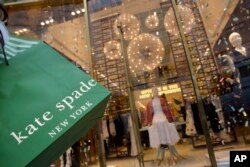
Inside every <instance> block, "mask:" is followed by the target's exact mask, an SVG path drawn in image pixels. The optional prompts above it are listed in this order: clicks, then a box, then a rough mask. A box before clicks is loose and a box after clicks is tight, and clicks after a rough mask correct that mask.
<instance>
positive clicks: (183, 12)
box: [164, 5, 195, 35]
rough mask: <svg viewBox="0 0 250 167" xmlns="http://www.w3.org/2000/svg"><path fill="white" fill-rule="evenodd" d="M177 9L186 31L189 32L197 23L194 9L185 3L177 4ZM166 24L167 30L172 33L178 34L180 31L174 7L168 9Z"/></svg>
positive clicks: (165, 18)
mask: <svg viewBox="0 0 250 167" xmlns="http://www.w3.org/2000/svg"><path fill="white" fill-rule="evenodd" d="M177 11H178V13H179V16H180V20H181V23H182V28H183V31H184V33H185V34H186V33H189V32H190V31H191V29H192V27H193V25H194V24H195V17H194V14H193V12H192V10H191V9H190V8H189V7H186V6H184V5H177ZM164 26H165V28H166V31H168V32H169V33H170V34H173V35H177V34H178V33H179V30H178V27H177V24H176V20H175V15H174V12H173V9H172V8H170V9H169V10H168V11H167V13H166V15H165V17H164Z"/></svg>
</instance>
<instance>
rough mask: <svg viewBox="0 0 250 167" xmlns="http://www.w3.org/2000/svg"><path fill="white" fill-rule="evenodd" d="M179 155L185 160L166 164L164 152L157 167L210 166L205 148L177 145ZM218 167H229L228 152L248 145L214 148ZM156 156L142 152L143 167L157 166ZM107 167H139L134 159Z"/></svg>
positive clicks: (187, 144) (121, 160)
mask: <svg viewBox="0 0 250 167" xmlns="http://www.w3.org/2000/svg"><path fill="white" fill-rule="evenodd" d="M176 148H177V150H178V151H179V153H180V154H181V155H182V156H183V157H185V159H182V160H179V161H178V162H177V164H176V165H172V164H169V163H167V162H168V161H167V159H168V158H169V153H168V152H167V151H166V157H165V161H163V162H162V163H161V164H160V165H159V166H160V167H164V166H175V167H190V166H192V167H206V166H211V165H210V161H209V158H208V154H207V149H206V148H196V149H194V148H193V146H192V144H191V143H190V141H189V142H188V141H187V142H184V143H183V144H178V145H177V147H176ZM214 150H215V156H216V159H217V163H218V167H229V151H230V150H250V145H246V144H244V143H243V142H242V141H241V140H239V142H237V143H233V144H228V145H224V146H216V147H215V148H214ZM155 156H156V150H155V149H148V150H145V151H144V165H145V167H157V166H158V164H157V163H156V162H155V161H154V160H155ZM90 167H99V164H96V165H91V166H90ZM107 167H139V163H138V160H137V159H136V158H127V159H116V160H107Z"/></svg>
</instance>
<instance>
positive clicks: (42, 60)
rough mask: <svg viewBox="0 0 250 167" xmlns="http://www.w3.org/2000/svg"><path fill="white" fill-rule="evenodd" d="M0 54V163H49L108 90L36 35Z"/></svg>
mask: <svg viewBox="0 0 250 167" xmlns="http://www.w3.org/2000/svg"><path fill="white" fill-rule="evenodd" d="M5 51H6V54H7V58H8V62H9V64H10V65H9V66H7V65H6V64H5V63H4V59H3V55H0V144H1V149H0V166H8V167H12V166H13V167H17V166H36V167H38V166H49V165H50V163H52V162H53V161H55V160H56V159H57V158H58V157H59V156H60V155H62V154H63V153H64V151H65V150H66V149H67V148H68V147H70V146H71V145H72V144H74V143H75V142H76V141H77V140H78V139H79V138H80V137H81V136H83V135H84V134H85V133H86V132H87V131H88V130H89V129H90V128H91V127H93V126H94V125H95V124H96V123H97V122H98V120H99V119H100V118H101V117H102V116H103V113H104V110H105V108H106V104H107V102H108V99H109V95H110V92H109V91H108V90H106V89H105V88H104V87H102V86H101V85H99V84H98V83H97V82H96V81H95V80H94V79H92V78H91V77H90V76H88V75H87V74H85V73H84V72H83V71H81V70H80V69H78V68H77V67H76V66H74V65H73V64H71V63H70V62H69V61H68V60H66V59H65V58H64V57H63V56H61V55H60V54H59V53H58V52H57V51H55V50H54V49H52V48H51V47H50V46H48V45H47V44H45V43H44V42H42V41H31V40H26V39H20V38H15V37H11V38H10V40H9V42H8V43H7V44H6V45H5Z"/></svg>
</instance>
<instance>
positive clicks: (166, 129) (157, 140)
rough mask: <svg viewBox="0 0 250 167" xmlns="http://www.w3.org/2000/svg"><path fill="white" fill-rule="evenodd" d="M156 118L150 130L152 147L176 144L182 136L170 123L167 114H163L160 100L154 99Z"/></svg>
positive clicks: (154, 117)
mask: <svg viewBox="0 0 250 167" xmlns="http://www.w3.org/2000/svg"><path fill="white" fill-rule="evenodd" d="M152 106H153V110H154V116H153V120H152V126H150V127H149V128H148V131H149V140H150V146H151V147H153V148H159V146H160V145H161V144H170V145H174V144H176V143H177V142H178V141H179V139H180V136H179V134H178V132H177V130H176V127H175V125H174V124H173V123H169V122H168V120H167V118H166V116H165V114H164V113H163V110H162V106H161V103H160V99H159V98H158V97H156V98H154V99H153V101H152Z"/></svg>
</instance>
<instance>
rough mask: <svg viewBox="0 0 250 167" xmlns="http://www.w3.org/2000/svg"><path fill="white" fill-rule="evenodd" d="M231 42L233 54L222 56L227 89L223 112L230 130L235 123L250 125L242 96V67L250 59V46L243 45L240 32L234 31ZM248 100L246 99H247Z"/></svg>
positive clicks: (224, 95)
mask: <svg viewBox="0 0 250 167" xmlns="http://www.w3.org/2000/svg"><path fill="white" fill-rule="evenodd" d="M229 42H230V44H231V45H232V46H233V48H234V49H233V51H232V55H231V56H229V55H223V56H221V57H219V58H220V62H221V65H222V66H224V68H223V71H222V73H223V74H224V75H222V76H223V78H222V79H221V81H220V82H222V83H224V81H223V80H225V84H223V85H224V87H225V88H226V89H225V90H226V91H223V92H222V95H223V96H222V99H221V100H222V104H223V112H224V116H225V124H224V125H225V126H226V127H227V131H228V132H230V131H231V130H230V129H231V128H232V127H234V126H235V125H237V126H238V125H244V124H245V126H248V116H247V113H246V112H245V109H244V107H245V104H244V101H243V100H244V98H243V96H242V93H243V92H242V84H243V85H244V84H245V83H244V82H243V83H242V78H241V74H240V69H242V68H245V66H246V65H247V64H249V63H248V62H249V60H250V56H249V55H250V50H249V49H250V48H246V47H244V46H242V38H241V36H240V34H239V33H237V32H233V33H231V34H230V36H229ZM245 102H246V99H245Z"/></svg>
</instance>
